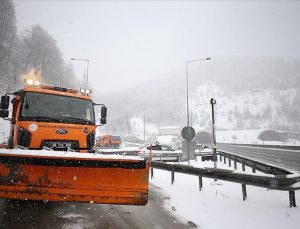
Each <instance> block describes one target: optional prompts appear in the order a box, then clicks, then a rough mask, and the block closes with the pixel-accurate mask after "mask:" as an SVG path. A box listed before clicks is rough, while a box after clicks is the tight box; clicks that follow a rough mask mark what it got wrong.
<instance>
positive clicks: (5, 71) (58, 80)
mask: <svg viewBox="0 0 300 229" xmlns="http://www.w3.org/2000/svg"><path fill="white" fill-rule="evenodd" d="M24 74H31V75H34V76H35V77H37V78H38V80H40V81H41V82H42V83H48V84H54V85H60V86H66V87H74V86H76V85H78V83H79V82H78V80H77V79H76V78H75V75H74V72H73V68H72V66H71V64H69V63H65V62H64V60H63V58H62V54H61V52H60V50H59V48H58V46H57V43H56V40H55V39H54V38H53V37H52V36H51V35H50V34H49V33H48V32H47V31H46V30H45V29H43V27H42V26H41V25H32V26H31V27H30V28H27V29H25V31H22V32H21V33H18V32H17V26H16V15H15V9H14V4H13V2H12V0H1V1H0V92H2V93H3V92H11V91H12V90H15V89H17V88H19V87H20V84H21V83H22V80H23V79H24Z"/></svg>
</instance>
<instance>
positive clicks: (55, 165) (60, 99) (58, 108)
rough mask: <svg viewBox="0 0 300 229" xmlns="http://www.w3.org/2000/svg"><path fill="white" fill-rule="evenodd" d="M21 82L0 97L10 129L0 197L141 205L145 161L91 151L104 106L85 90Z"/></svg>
mask: <svg viewBox="0 0 300 229" xmlns="http://www.w3.org/2000/svg"><path fill="white" fill-rule="evenodd" d="M26 83H27V84H26V86H25V87H24V88H23V89H22V90H19V91H16V92H14V93H12V94H6V95H5V96H2V97H1V104H0V117H2V118H4V119H6V120H9V121H10V122H11V130H10V136H9V140H8V143H7V145H8V147H7V148H8V149H0V198H11V199H31V200H48V201H74V202H91V203H109V204H131V205H145V204H146V203H147V202H148V171H149V165H148V162H147V161H145V160H144V159H142V158H137V157H128V158H125V157H120V158H118V157H117V156H116V155H101V154H97V153H95V151H93V147H94V143H95V129H96V126H101V125H104V124H105V123H106V114H107V108H106V107H105V106H104V105H103V104H95V103H93V101H92V100H91V97H90V95H89V93H90V91H89V90H86V89H81V90H80V91H77V90H73V89H67V88H61V87H54V86H48V85H41V84H39V83H38V82H33V81H29V80H28V81H27V82H26ZM9 95H10V96H12V97H13V98H12V99H11V98H10V96H9ZM10 101H11V103H12V112H11V115H9V104H10ZM97 105H99V106H101V119H100V124H99V125H96V121H95V114H94V107H95V106H97ZM9 116H11V117H10V118H9Z"/></svg>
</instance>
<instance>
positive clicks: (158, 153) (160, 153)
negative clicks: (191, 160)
mask: <svg viewBox="0 0 300 229" xmlns="http://www.w3.org/2000/svg"><path fill="white" fill-rule="evenodd" d="M141 152H142V155H143V156H144V158H150V146H147V147H145V148H142V149H141ZM181 157H182V151H181V150H175V149H174V148H172V147H171V146H169V145H161V144H156V145H153V146H152V160H154V161H180V160H181Z"/></svg>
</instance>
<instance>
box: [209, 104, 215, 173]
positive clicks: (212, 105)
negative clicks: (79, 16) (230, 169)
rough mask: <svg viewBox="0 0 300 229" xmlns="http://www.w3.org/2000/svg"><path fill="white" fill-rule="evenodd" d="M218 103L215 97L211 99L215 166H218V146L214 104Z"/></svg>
mask: <svg viewBox="0 0 300 229" xmlns="http://www.w3.org/2000/svg"><path fill="white" fill-rule="evenodd" d="M216 103H217V101H216V100H215V99H214V98H211V99H210V104H211V115H212V123H211V129H212V150H213V158H214V168H215V169H216V168H217V152H216V151H217V146H216V131H215V110H214V105H215V104H216Z"/></svg>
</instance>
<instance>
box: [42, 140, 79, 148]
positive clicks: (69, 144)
mask: <svg viewBox="0 0 300 229" xmlns="http://www.w3.org/2000/svg"><path fill="white" fill-rule="evenodd" d="M44 146H45V147H47V148H51V149H53V150H68V149H69V148H70V149H74V150H79V142H78V141H55V140H44V141H42V143H41V148H44Z"/></svg>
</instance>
